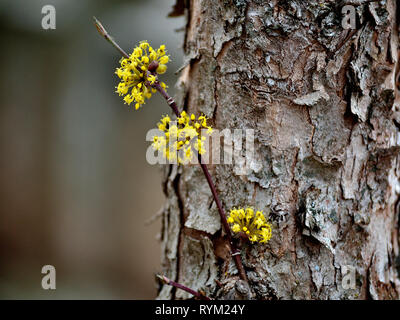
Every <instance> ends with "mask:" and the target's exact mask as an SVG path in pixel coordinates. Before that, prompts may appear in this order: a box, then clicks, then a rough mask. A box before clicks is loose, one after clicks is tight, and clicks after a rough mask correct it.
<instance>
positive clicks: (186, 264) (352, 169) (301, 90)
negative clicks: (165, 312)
mask: <svg viewBox="0 0 400 320" xmlns="http://www.w3.org/2000/svg"><path fill="white" fill-rule="evenodd" d="M178 2H179V3H182V1H178ZM348 4H353V6H354V8H355V9H356V20H357V25H356V26H355V29H344V28H343V26H342V13H341V10H342V7H343V6H345V5H348ZM177 7H179V6H177ZM178 9H179V8H178ZM396 12H397V13H396ZM185 13H186V15H187V26H186V34H185V40H184V50H185V55H186V63H185V66H184V68H183V70H182V73H181V76H180V80H179V85H180V86H181V91H182V97H181V99H180V100H181V101H180V102H181V103H180V104H179V105H181V106H182V105H183V106H185V109H186V110H188V112H191V113H195V114H200V113H204V114H205V115H206V116H208V117H209V118H210V119H211V121H212V123H213V127H214V128H217V129H219V130H222V129H225V128H229V129H231V130H233V129H237V128H239V129H245V128H251V129H254V130H255V131H254V135H255V142H254V145H255V152H254V155H253V157H252V158H251V159H247V163H250V169H249V170H248V174H247V175H238V174H237V173H236V171H235V167H234V166H232V165H223V164H220V165H209V169H210V171H211V174H212V176H213V179H214V182H215V184H216V186H217V190H218V193H219V195H220V197H221V199H222V202H223V205H224V207H225V209H226V211H227V212H229V209H230V208H232V207H240V206H241V207H245V206H253V207H254V208H256V209H259V210H264V212H269V219H270V221H271V222H272V225H273V233H272V239H271V241H270V242H269V243H268V244H265V245H262V244H250V243H248V244H244V245H243V246H242V248H241V251H242V259H243V264H244V266H245V269H246V273H247V276H248V279H249V286H248V285H247V284H246V283H245V282H244V281H242V280H239V277H238V274H237V270H236V268H235V265H234V263H233V261H232V258H231V257H230V253H229V247H228V245H227V242H226V239H225V237H224V232H223V231H222V230H221V223H220V219H219V216H218V213H217V208H216V206H215V203H214V202H213V199H212V196H211V192H210V191H209V189H208V185H207V182H206V180H205V178H204V176H203V175H202V171H201V169H200V167H199V166H187V165H186V166H179V167H177V166H172V165H170V166H166V167H165V180H164V181H165V182H164V191H165V194H166V196H167V202H166V205H165V210H164V215H163V227H162V255H163V256H162V261H163V269H164V270H163V271H164V273H165V274H166V275H167V276H169V277H170V278H171V279H174V280H176V281H178V282H180V283H183V284H185V285H187V286H189V287H191V288H193V289H202V290H204V291H205V292H206V293H207V295H209V296H210V297H212V298H216V299H369V298H372V299H398V298H399V295H400V281H399V273H400V255H399V232H398V231H399V203H400V202H399V199H400V198H399V194H400V181H399V178H400V166H399V160H400V158H399V145H400V135H399V128H400V92H399V90H400V87H399V86H400V85H399V76H400V72H399V69H400V64H399V58H400V55H399V35H398V33H399V20H400V8H399V7H397V8H396V0H387V1H380V2H371V1H363V0H359V1H355V0H354V1H347V2H343V3H339V2H337V1H333V0H331V1H321V0H318V1H317V0H315V1H314V0H310V1H303V0H291V1H278V0H275V1H273V0H271V1H262V0H217V1H215V0H214V1H213V0H191V1H188V3H187V4H186V9H185ZM352 270H354V273H352V272H353V271H352ZM352 276H354V279H352ZM216 280H218V281H216ZM158 297H159V298H160V299H186V298H189V297H190V295H188V294H187V293H186V292H183V291H179V290H176V289H174V288H172V287H170V286H163V287H161V288H160V292H159V296H158Z"/></svg>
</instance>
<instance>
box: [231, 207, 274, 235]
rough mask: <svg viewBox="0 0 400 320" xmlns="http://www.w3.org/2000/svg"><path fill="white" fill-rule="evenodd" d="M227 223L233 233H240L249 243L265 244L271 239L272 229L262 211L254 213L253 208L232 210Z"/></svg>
mask: <svg viewBox="0 0 400 320" xmlns="http://www.w3.org/2000/svg"><path fill="white" fill-rule="evenodd" d="M228 223H230V224H231V229H232V231H233V232H234V233H240V232H242V233H243V234H245V235H246V236H247V237H248V238H249V240H250V241H251V242H260V243H266V242H268V241H269V240H270V239H271V236H272V228H271V225H270V224H269V223H268V222H267V220H266V219H265V217H264V214H263V213H262V211H257V212H255V213H254V209H253V208H246V209H241V208H239V209H232V210H231V212H230V215H229V217H228Z"/></svg>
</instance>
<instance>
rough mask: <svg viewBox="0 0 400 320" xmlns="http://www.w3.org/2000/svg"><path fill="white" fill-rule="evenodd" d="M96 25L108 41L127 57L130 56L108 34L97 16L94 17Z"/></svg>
mask: <svg viewBox="0 0 400 320" xmlns="http://www.w3.org/2000/svg"><path fill="white" fill-rule="evenodd" d="M93 20H94V25H95V26H96V29H97V31H98V32H99V33H100V34H101V35H102V36H103V37H104V38H105V39H106V40H107V41H108V42H110V43H111V45H112V46H113V47H114V48H115V49H117V50H118V51H119V52H120V53H121V54H122V55H123V56H124V57H125V58H129V55H128V54H127V53H126V52H125V51H124V50H123V49H122V48H121V47H120V46H119V45H118V43H116V42H115V41H114V39H113V38H112V37H111V36H110V35H109V34H108V32H107V30H106V29H105V28H104V27H103V25H102V24H101V22H100V21H99V20H97V18H96V17H93Z"/></svg>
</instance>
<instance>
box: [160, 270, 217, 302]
mask: <svg viewBox="0 0 400 320" xmlns="http://www.w3.org/2000/svg"><path fill="white" fill-rule="evenodd" d="M157 278H158V279H160V280H161V281H162V283H164V284H166V285H169V286H173V287H175V288H178V289H181V290H184V291H186V292H188V293H190V294H192V295H194V296H195V297H196V298H198V299H201V300H211V299H210V298H209V297H207V296H206V295H205V294H203V293H201V292H199V291H195V290H193V289H190V288H188V287H186V286H184V285H183V284H180V283H178V282H175V281H172V280H171V279H168V278H167V277H166V276H162V275H157Z"/></svg>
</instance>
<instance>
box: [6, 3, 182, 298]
mask: <svg viewBox="0 0 400 320" xmlns="http://www.w3.org/2000/svg"><path fill="white" fill-rule="evenodd" d="M46 4H51V5H54V6H55V8H56V12H57V16H56V23H57V24H56V26H57V29H56V30H43V29H42V28H41V20H42V17H43V15H42V13H41V9H42V7H43V6H44V5H46ZM173 4H174V0H151V1H143V0H142V1H135V0H129V1H100V0H96V1H94V0H92V1H90V0H83V1H82V0H58V1H51V0H46V1H39V0H24V1H21V0H0V35H1V40H0V41H1V50H0V70H1V71H0V75H1V76H0V83H1V85H0V298H3V299H4V298H8V299H108V298H110V299H153V298H155V295H156V284H155V281H154V274H155V273H156V272H157V271H159V270H160V245H159V242H158V240H157V239H156V237H157V234H158V233H159V231H160V221H159V220H158V221H156V222H155V223H153V224H151V225H150V226H146V225H145V221H146V220H148V219H149V218H150V217H151V216H152V215H154V214H155V213H156V212H157V211H158V210H159V209H160V207H161V206H162V203H163V201H164V200H163V194H162V190H161V185H160V182H161V172H160V168H159V167H157V166H150V165H149V164H148V163H147V162H146V158H145V153H146V150H147V148H148V147H149V145H150V144H149V142H146V141H145V135H146V132H147V130H149V129H151V128H154V127H155V125H156V123H157V121H158V120H159V118H160V116H161V115H162V114H165V113H166V112H169V110H168V109H167V106H166V105H165V104H164V103H163V101H162V100H161V98H160V97H159V96H158V95H157V96H154V97H153V98H152V99H151V100H149V101H148V102H147V104H146V105H144V106H143V107H142V108H141V109H140V110H138V111H135V110H132V109H129V108H128V107H127V106H126V105H124V104H123V101H122V99H121V98H120V97H118V95H117V94H115V93H114V91H115V89H114V87H115V86H116V85H117V83H118V78H117V77H116V75H115V74H114V71H115V68H116V67H117V66H118V61H119V59H120V56H119V54H118V52H117V51H115V49H114V48H113V47H111V46H110V45H109V44H108V43H107V42H106V41H105V40H104V39H102V38H101V37H100V35H99V34H98V33H97V31H96V29H95V27H94V26H93V22H92V16H93V15H94V16H96V17H97V18H98V19H99V20H100V21H102V23H103V24H104V26H105V27H106V28H107V29H108V30H109V32H110V33H111V34H112V35H113V36H114V38H115V39H116V40H117V41H118V42H119V44H120V45H121V46H122V47H123V48H125V50H126V51H129V52H131V50H132V48H133V47H134V46H135V44H136V43H138V42H139V41H140V40H149V41H150V42H151V44H152V46H153V47H156V48H158V46H159V45H160V44H163V43H165V44H166V46H167V49H168V51H169V54H170V56H171V60H172V62H171V63H169V69H168V73H167V74H166V75H164V77H163V80H164V81H165V82H166V83H167V84H168V85H169V92H170V93H172V94H174V84H175V82H176V75H175V74H174V72H175V71H176V70H177V69H178V68H179V67H180V64H181V62H182V50H181V45H182V40H183V33H177V32H175V31H174V30H176V29H180V28H182V27H183V26H184V18H182V17H180V18H167V14H168V13H169V12H170V11H171V8H172V5H173ZM47 264H50V265H54V266H55V267H56V270H57V289H56V290H47V291H46V290H43V289H42V288H41V279H42V277H43V275H42V274H41V268H42V266H43V265H47Z"/></svg>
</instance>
